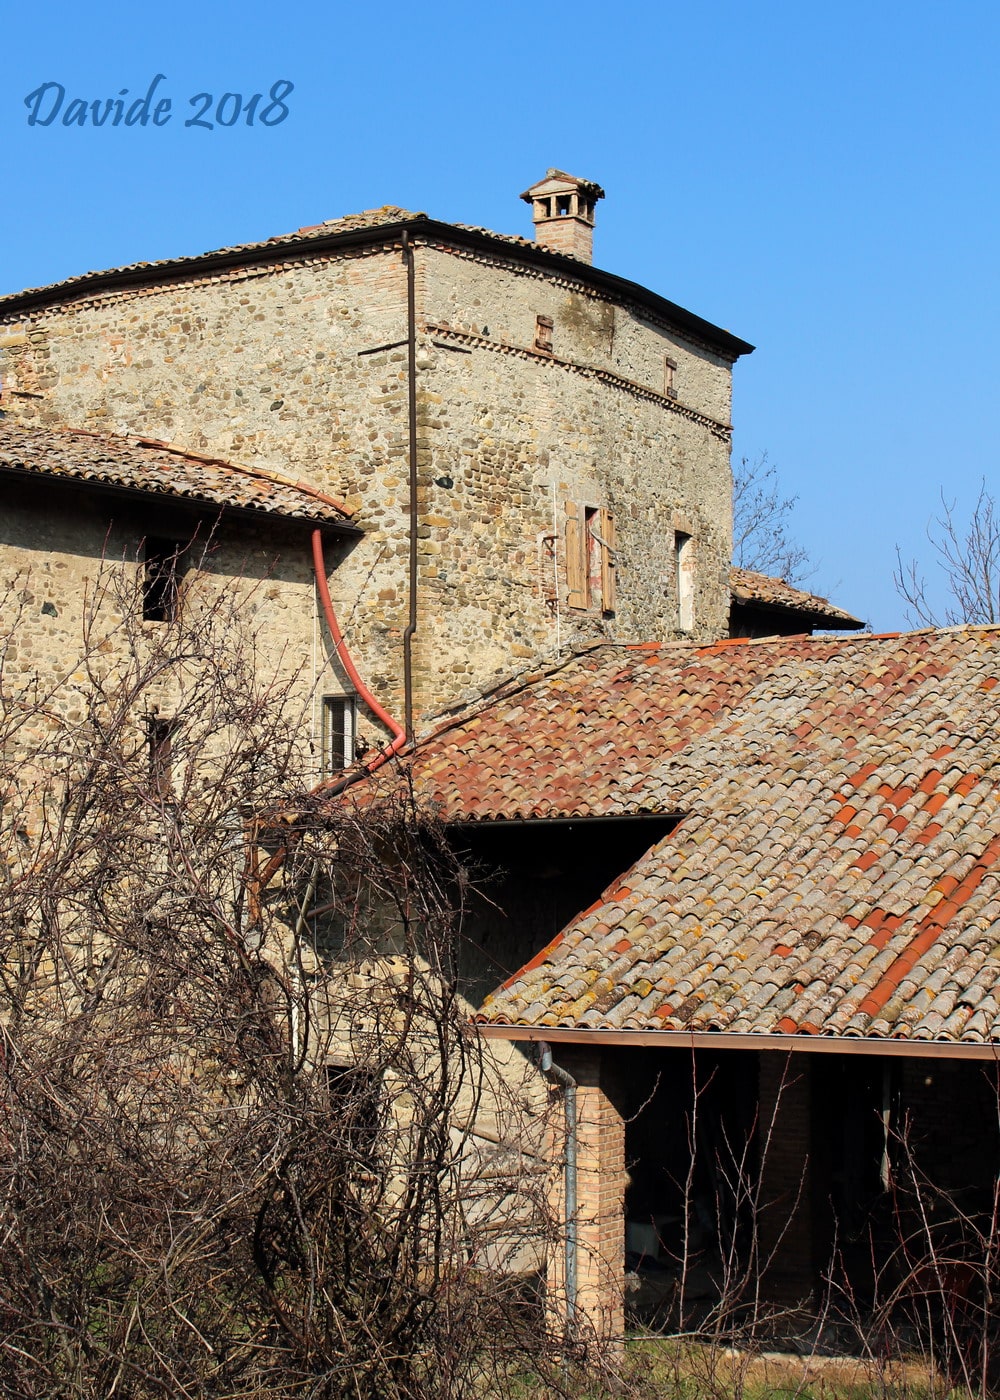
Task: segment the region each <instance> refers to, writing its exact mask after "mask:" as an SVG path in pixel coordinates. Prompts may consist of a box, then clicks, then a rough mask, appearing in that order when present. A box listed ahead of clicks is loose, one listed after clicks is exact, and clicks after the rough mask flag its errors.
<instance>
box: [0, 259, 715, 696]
mask: <svg viewBox="0 0 1000 1400" xmlns="http://www.w3.org/2000/svg"><path fill="white" fill-rule="evenodd" d="M416 266H417V314H418V322H419V336H418V355H417V364H418V370H417V390H418V430H417V441H418V450H419V488H418V510H419V517H420V525H419V536H420V539H419V569H420V574H419V593H418V632H417V636H416V639H415V645H414V661H415V698H416V707H417V711H418V713H419V712H420V711H421V710H422V709H427V708H433V707H435V706H437V705H439V704H441V703H443V702H445V701H446V700H448V699H450V698H452V697H453V696H454V695H456V694H458V693H460V692H461V691H463V690H464V689H465V688H467V687H469V686H480V685H482V684H483V683H484V682H485V681H486V680H488V679H489V677H490V676H491V675H492V674H493V673H494V672H496V671H497V670H501V671H510V670H513V669H517V668H519V667H520V666H522V665H523V664H524V663H525V662H526V661H527V660H529V659H530V658H533V657H535V656H537V655H538V654H539V653H541V654H543V655H544V654H551V653H553V652H554V651H555V650H557V649H558V647H560V646H564V645H566V644H567V643H569V642H572V641H576V640H583V639H587V638H590V637H599V636H611V637H614V638H618V639H620V640H623V641H638V640H646V639H650V638H659V637H662V636H664V635H668V634H669V633H671V632H672V631H674V630H675V629H676V628H677V626H678V600H677V584H676V561H675V559H674V530H675V529H678V530H682V531H684V532H685V533H687V534H690V535H692V536H693V538H694V541H695V550H696V556H695V577H696V597H695V627H694V632H695V634H696V635H714V634H718V633H720V632H723V631H724V630H725V627H726V619H727V611H728V585H727V577H726V570H727V566H728V562H729V546H730V532H731V520H730V490H731V479H730V473H729V442H728V433H727V431H726V427H725V425H726V424H727V423H728V417H729V382H730V374H729V365H728V363H727V362H726V361H724V360H723V359H721V358H720V357H719V356H718V355H717V354H715V353H713V352H712V351H710V350H709V349H707V348H705V347H702V346H697V345H694V344H693V343H690V342H688V341H686V340H684V339H683V338H681V337H679V336H677V335H676V334H674V333H672V332H671V331H670V330H669V329H668V328H666V327H664V326H659V325H655V324H653V323H652V321H651V320H649V319H648V317H647V316H646V315H645V314H643V313H640V312H639V311H638V310H637V309H635V308H629V307H626V306H623V305H616V304H613V303H612V302H611V301H610V300H607V299H605V298H603V297H600V296H597V295H595V294H593V293H591V292H589V291H588V290H587V289H586V288H585V287H584V285H583V284H582V283H579V282H574V281H572V280H566V281H563V280H560V279H556V278H554V277H553V276H552V275H550V274H548V273H543V272H541V271H539V270H538V269H535V268H531V267H528V266H525V265H524V264H519V263H516V262H514V261H508V260H506V259H504V258H503V256H502V254H501V253H499V252H498V255H497V257H496V258H486V257H479V256H477V257H473V256H471V255H469V254H468V253H466V252H462V250H460V249H458V248H457V247H456V248H454V249H451V250H447V249H444V248H440V247H428V246H424V245H421V244H420V243H419V241H418V243H417V247H416ZM405 308H406V286H405V268H404V264H403V261H402V257H401V253H400V250H399V248H398V247H392V246H391V245H389V244H386V245H385V246H380V245H376V246H374V247H371V248H367V249H364V250H360V251H359V250H354V251H353V252H351V253H347V252H345V253H343V254H339V255H337V256H336V257H328V258H325V259H310V258H308V257H306V256H302V257H301V258H300V259H299V260H298V261H296V262H295V263H288V264H283V265H281V266H279V267H270V268H262V267H257V268H249V269H238V270H235V271H232V272H226V273H222V274H213V275H208V274H206V273H201V274H200V275H199V274H198V273H197V271H194V270H193V271H191V272H189V273H188V274H186V276H185V277H184V278H183V279H177V280H175V281H173V282H169V283H167V284H165V285H162V286H156V287H147V288H131V289H124V290H119V291H109V292H105V293H102V294H100V295H96V296H93V297H92V298H91V299H89V300H77V301H69V302H67V303H66V304H64V305H62V306H54V307H49V308H45V309H42V310H39V311H36V312H34V313H31V314H30V315H27V316H25V317H24V319H21V320H18V321H16V322H14V321H11V320H8V323H7V324H6V326H2V325H0V355H2V359H0V375H2V380H3V389H4V393H3V406H4V408H5V409H6V410H7V411H8V412H10V413H11V414H12V415H15V416H16V417H18V418H19V419H22V420H24V421H27V422H36V423H41V424H45V425H57V424H60V423H65V424H68V425H70V426H74V427H84V428H89V429H93V430H105V431H111V432H126V433H127V432H140V433H142V434H145V435H148V436H152V437H156V438H161V439H164V440H166V441H168V442H170V443H172V444H175V445H177V446H180V447H188V448H192V449H194V450H196V451H205V452H209V453H211V454H215V455H219V456H222V457H228V458H230V459H231V460H234V461H237V462H244V463H248V464H252V465H258V466H262V467H266V468H268V469H270V470H274V471H278V472H282V473H285V474H289V475H292V476H301V477H302V478H304V479H305V480H307V481H310V482H312V483H314V484H315V485H318V486H320V487H322V488H324V489H326V490H328V491H332V492H334V493H335V494H338V495H340V496H341V497H342V498H344V499H345V501H346V503H347V504H348V505H349V506H351V507H352V508H355V509H356V510H357V520H358V523H359V524H360V525H362V526H363V527H364V528H365V530H366V536H365V538H364V540H362V541H361V542H360V543H359V544H357V545H356V546H354V547H353V548H352V549H350V550H348V551H343V552H342V553H341V555H340V556H334V557H332V558H331V561H330V562H331V565H336V568H335V572H334V576H333V578H332V581H331V592H332V594H333V598H334V603H335V605H336V606H337V608H338V611H339V612H340V614H341V619H342V624H343V626H344V630H345V634H346V636H347V639H348V643H349V645H350V646H351V647H352V650H353V651H354V653H355V656H356V659H357V661H358V663H359V665H360V667H361V668H362V671H363V673H364V674H365V676H366V678H367V679H368V681H369V683H370V684H371V685H372V688H373V690H374V691H375V693H376V694H377V695H378V696H379V698H380V699H382V700H383V703H388V705H389V706H390V707H395V708H396V709H397V710H398V708H399V705H400V698H401V690H402V676H401V651H402V647H401V638H402V632H403V629H404V628H405V626H406V621H407V605H408V596H407V586H406V571H407V558H408V554H407V548H408V547H407V531H408V507H409V500H408V485H407V452H408V425H407V363H406V352H405V347H401V346H399V345H398V344H396V343H397V342H399V341H401V340H403V339H404V338H405V335H406V312H405ZM539 316H543V317H547V318H548V319H549V320H550V321H551V322H552V327H551V350H548V349H546V348H544V347H543V348H539V344H538V341H539V326H538V322H537V319H536V318H537V317H539ZM542 338H543V340H544V332H543V337H542ZM380 346H395V348H389V349H384V350H382V351H380V352H379V353H366V352H370V351H372V350H376V349H377V347H380ZM668 356H669V357H670V358H672V359H673V360H674V361H675V363H676V370H675V371H674V387H675V388H676V393H677V397H676V398H671V397H670V396H669V395H668V394H667V393H666V392H665V389H666V384H665V367H664V362H665V359H666V357H668ZM567 501H574V502H577V503H578V504H580V505H582V506H586V507H595V508H596V507H604V508H605V509H607V510H610V511H611V512H612V513H613V515H614V519H615V526H616V530H617V541H616V547H617V555H616V559H617V570H616V572H617V595H618V596H617V606H616V609H615V612H614V615H612V616H605V615H602V610H601V608H600V607H597V606H595V607H592V608H580V609H571V608H569V607H568V606H567V592H566V589H567V583H566V559H565V557H564V556H565V529H566V520H565V504H566V502H567Z"/></svg>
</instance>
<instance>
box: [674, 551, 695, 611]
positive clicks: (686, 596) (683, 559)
mask: <svg viewBox="0 0 1000 1400" xmlns="http://www.w3.org/2000/svg"><path fill="white" fill-rule="evenodd" d="M674 562H675V571H676V581H677V621H678V626H679V627H680V629H681V631H682V632H690V631H691V630H692V628H693V627H694V540H693V539H692V538H691V536H690V535H686V534H684V532H683V531H682V530H676V531H675V532H674Z"/></svg>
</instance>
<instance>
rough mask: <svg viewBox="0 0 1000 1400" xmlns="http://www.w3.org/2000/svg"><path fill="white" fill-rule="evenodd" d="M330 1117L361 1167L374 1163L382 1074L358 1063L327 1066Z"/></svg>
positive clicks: (347, 1151) (379, 1123)
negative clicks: (361, 1066)
mask: <svg viewBox="0 0 1000 1400" xmlns="http://www.w3.org/2000/svg"><path fill="white" fill-rule="evenodd" d="M326 1089H327V1094H328V1095H329V1099H330V1120H331V1124H332V1126H333V1130H334V1132H335V1133H337V1134H338V1136H339V1137H340V1141H341V1142H342V1144H343V1146H344V1149H345V1151H346V1153H347V1155H348V1156H349V1157H350V1158H351V1159H352V1161H353V1162H354V1164H355V1165H357V1166H360V1167H362V1168H372V1167H374V1166H375V1161H376V1157H377V1155H378V1153H377V1149H378V1137H379V1131H380V1129H381V1126H382V1109H383V1094H382V1076H381V1074H379V1073H377V1072H376V1071H375V1070H370V1069H363V1068H360V1067H359V1066H358V1065H327V1066H326Z"/></svg>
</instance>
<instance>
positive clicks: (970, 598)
mask: <svg viewBox="0 0 1000 1400" xmlns="http://www.w3.org/2000/svg"><path fill="white" fill-rule="evenodd" d="M955 506H956V503H955V501H948V500H947V499H946V498H945V495H944V492H942V493H941V514H940V515H938V516H935V517H934V519H933V520H932V521H931V522H930V524H929V525H928V526H927V538H928V540H929V541H930V544H931V547H932V549H933V551H934V556H935V558H934V562H935V564H936V567H937V574H938V578H939V580H940V585H941V588H940V591H941V593H942V595H943V598H944V605H943V612H940V613H939V611H938V609H937V607H936V606H935V605H934V604H933V603H932V601H931V598H930V596H929V593H928V584H927V580H926V578H925V576H924V573H923V570H922V568H921V566H920V564H919V563H918V562H917V561H916V560H913V559H911V560H910V561H909V562H908V563H904V562H903V558H902V554H901V552H900V549H899V546H898V545H897V546H896V569H895V570H894V572H893V583H894V584H895V586H896V592H897V593H898V594H899V596H900V597H901V598H902V599H903V601H904V603H905V604H906V606H907V616H908V617H909V619H910V621H911V622H914V623H916V624H917V625H919V626H923V627H940V626H946V627H954V626H957V625H959V624H960V623H972V624H973V625H984V624H987V625H988V624H991V623H995V622H998V621H1000V512H998V510H997V504H996V499H995V497H994V496H993V495H992V493H991V492H990V491H988V490H987V488H986V480H985V478H983V480H982V481H981V482H980V485H979V495H978V496H977V498H976V504H975V505H974V507H973V509H972V513H971V515H970V516H969V522H968V524H967V525H963V524H962V523H961V521H960V519H958V518H957V517H956V514H955ZM932 591H937V590H932Z"/></svg>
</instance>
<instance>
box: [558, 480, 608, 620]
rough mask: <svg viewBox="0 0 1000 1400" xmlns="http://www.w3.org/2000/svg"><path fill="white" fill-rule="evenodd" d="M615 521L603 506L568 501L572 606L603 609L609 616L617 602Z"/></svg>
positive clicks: (568, 574) (568, 579)
mask: <svg viewBox="0 0 1000 1400" xmlns="http://www.w3.org/2000/svg"><path fill="white" fill-rule="evenodd" d="M616 568H617V551H616V547H615V520H614V516H613V515H612V514H611V512H610V511H609V510H607V509H606V508H605V507H603V506H601V507H598V506H586V505H581V504H580V503H579V502H577V501H567V502H566V587H567V598H566V602H567V605H568V606H569V607H571V608H581V609H592V608H600V610H601V612H602V613H603V614H604V615H605V616H606V617H607V616H610V615H611V614H612V613H614V611H615V607H616V602H617V582H616Z"/></svg>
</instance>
